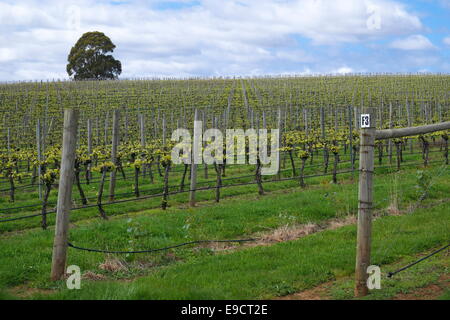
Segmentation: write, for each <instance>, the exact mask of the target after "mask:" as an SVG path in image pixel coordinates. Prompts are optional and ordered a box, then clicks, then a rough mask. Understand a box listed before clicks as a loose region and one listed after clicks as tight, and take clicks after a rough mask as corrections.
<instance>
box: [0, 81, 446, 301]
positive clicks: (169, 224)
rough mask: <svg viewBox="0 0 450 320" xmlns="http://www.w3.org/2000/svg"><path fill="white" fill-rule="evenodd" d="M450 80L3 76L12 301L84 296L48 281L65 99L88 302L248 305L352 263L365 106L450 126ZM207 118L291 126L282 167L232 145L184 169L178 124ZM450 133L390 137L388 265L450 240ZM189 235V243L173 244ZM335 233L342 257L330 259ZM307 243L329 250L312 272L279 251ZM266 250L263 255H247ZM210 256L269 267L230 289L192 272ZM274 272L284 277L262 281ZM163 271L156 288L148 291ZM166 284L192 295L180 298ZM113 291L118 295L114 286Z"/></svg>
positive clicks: (409, 121) (383, 144) (380, 199)
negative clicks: (176, 150) (20, 292)
mask: <svg viewBox="0 0 450 320" xmlns="http://www.w3.org/2000/svg"><path fill="white" fill-rule="evenodd" d="M449 88H450V76H448V75H370V76H362V75H351V76H342V77H338V76H321V77H278V78H271V77H267V78H246V79H240V78H239V79H222V78H218V79H186V80H173V79H166V80H148V79H142V80H121V81H85V82H66V81H54V82H23V83H11V84H0V112H1V114H0V115H1V118H0V136H1V140H0V149H1V154H0V239H1V240H0V243H1V244H2V245H1V246H2V248H0V264H1V265H0V296H1V295H2V294H5V295H7V294H10V292H11V288H16V287H17V286H21V285H26V284H30V286H31V287H33V288H38V289H39V290H50V291H52V292H51V293H52V294H54V293H56V294H57V296H58V294H59V296H58V297H60V298H61V297H62V298H76V297H75V293H73V292H70V291H67V290H64V289H63V283H62V282H61V283H57V284H55V283H52V282H49V281H48V275H49V264H50V262H51V241H52V239H53V233H54V232H53V231H51V230H52V229H53V226H54V225H55V218H56V214H55V213H56V205H57V197H58V183H59V178H60V177H59V175H60V170H61V152H62V138H63V136H62V134H63V120H64V110H65V109H66V108H75V109H77V110H79V113H80V117H79V123H78V135H77V142H76V157H75V164H74V167H73V170H74V188H73V194H72V208H71V216H70V221H71V224H73V229H72V230H71V232H70V236H69V239H70V241H71V242H70V246H71V247H72V248H71V251H70V254H69V262H70V264H76V265H79V266H80V267H81V268H82V270H86V272H85V273H84V276H85V279H86V280H87V281H88V282H89V284H87V285H88V286H90V288H91V289H92V290H91V293H89V294H88V293H83V294H82V297H84V298H124V297H133V298H136V297H138V298H139V297H141V298H143V297H145V298H167V297H171V298H191V299H192V298H198V297H202V298H242V299H245V298H261V297H274V296H285V295H287V294H290V293H294V292H297V291H300V290H304V289H307V288H310V287H312V286H315V285H318V284H320V283H323V282H325V281H327V280H330V279H333V278H335V277H337V276H338V275H348V274H350V273H351V272H352V268H353V267H354V266H353V265H352V264H351V263H350V264H349V261H350V262H352V261H354V258H353V260H352V258H348V257H349V256H352V255H354V242H352V241H353V240H352V239H354V235H353V236H352V234H354V229H351V228H353V227H354V223H352V222H351V219H352V217H354V215H355V213H356V212H357V210H358V203H357V188H356V180H357V176H358V163H359V151H360V150H359V148H360V141H359V139H360V138H359V137H360V125H361V124H360V115H361V113H362V110H363V108H374V109H375V110H376V113H375V115H376V117H375V118H376V119H374V120H373V121H375V122H376V128H377V129H395V128H403V127H414V126H419V125H425V124H433V123H441V122H445V121H449V120H450V96H449V93H450V91H449ZM195 115H197V120H201V121H202V125H203V128H202V129H203V131H206V130H207V129H210V128H219V129H222V130H225V129H231V128H236V129H240V128H242V129H244V130H247V129H251V128H254V129H263V128H264V129H280V148H279V150H271V152H274V151H279V152H280V169H279V171H278V173H277V174H276V175H273V176H264V175H262V174H261V167H262V164H261V162H260V161H259V158H257V159H258V161H256V164H238V165H235V164H233V165H231V164H228V163H227V161H229V159H226V157H225V153H224V155H223V157H222V155H220V157H221V158H222V160H223V161H222V162H221V163H219V162H218V163H214V164H213V165H206V164H201V165H198V166H192V165H190V164H175V163H173V161H172V158H171V150H172V147H173V145H174V142H173V141H171V135H172V132H173V131H174V130H175V129H177V128H187V129H189V130H190V131H191V132H192V131H193V128H194V120H195ZM449 133H450V132H449V131H448V130H444V131H437V132H433V133H430V134H423V135H418V136H410V137H407V138H395V139H390V140H377V142H376V145H375V152H376V154H375V159H376V162H375V175H376V185H375V193H376V196H377V199H376V202H375V204H374V208H375V209H376V210H377V211H378V214H379V215H380V216H381V217H383V218H382V219H380V221H379V222H378V221H377V223H378V224H379V225H380V227H378V229H376V230H378V231H376V232H378V233H376V238H377V239H378V242H376V243H375V248H374V252H375V253H374V257H375V260H376V261H375V262H377V263H379V264H392V263H394V262H396V261H398V260H399V258H400V257H403V256H404V255H405V254H411V255H412V254H415V253H419V252H423V251H425V250H430V249H432V248H434V247H437V246H439V245H445V244H446V243H448V240H449V230H450V226H449V225H448V222H449V221H450V219H449V210H448V194H449V192H450V184H449V181H450V179H449V177H450V175H449V171H448V147H449V146H448V135H449ZM209 143H211V142H208V141H205V142H204V143H203V148H207V146H208V144H209ZM251 150H252V145H251V139H250V138H249V139H248V140H246V147H245V152H244V156H245V157H246V159H248V158H250V157H252V156H255V155H254V154H252V152H251ZM216 156H218V155H216ZM256 157H257V156H256ZM193 180H194V181H193ZM193 199H194V200H193ZM427 206H428V208H429V209H428V210H427V209H424V207H425V208H426V207H427ZM421 210H422V212H421ZM404 211H406V212H407V213H416V212H418V213H417V214H414V215H403V214H402V213H404ZM427 214H429V216H430V218H429V217H427ZM385 215H386V216H387V215H393V216H395V217H396V218H397V219H396V220H392V219H389V218H390V217H386V218H384V216H385ZM433 217H434V218H433ZM384 219H386V220H384ZM333 223H335V224H339V223H340V224H342V225H343V228H332V227H330V225H332V224H333ZM308 226H309V227H308ZM419 226H422V227H423V228H422V229H420V228H419ZM71 228H72V227H71ZM308 228H309V229H308ZM376 228H377V226H376ZM427 228H429V229H427ZM328 229H331V230H328ZM403 230H409V231H406V232H403ZM319 231H320V232H319ZM280 232H281V235H280ZM296 232H297V233H296ZM408 232H409V233H412V234H414V236H410V237H408ZM316 233H317V234H316ZM309 234H311V235H310V236H309ZM306 235H308V237H306ZM339 235H340V236H339ZM277 237H278V238H279V239H278V238H277ZM396 237H398V238H396ZM275 238H277V239H275ZM300 238H301V239H300ZM230 239H232V241H230V242H229V243H226V244H224V243H221V242H226V241H229V240H230ZM255 239H256V240H255ZM247 240H248V243H247ZM292 240H295V241H292ZM252 241H253V242H255V241H256V243H254V244H250V243H251V242H252ZM291 241H292V242H291ZM300 241H303V242H300ZM214 242H215V243H214ZM233 242H234V243H233ZM279 242H281V244H278V243H279ZM180 243H181V244H186V245H187V246H183V247H181V248H174V249H173V248H172V247H173V246H175V247H176V246H177V245H178V244H180ZM304 243H308V245H309V247H308V248H307V247H306V246H303V245H301V244H304ZM326 243H333V244H332V245H331V246H332V247H333V248H334V249H333V250H336V252H340V255H341V260H338V261H336V258H335V257H333V258H331V257H330V256H327V254H326V251H327V250H326V249H325V248H326V247H327V244H326ZM396 243H397V246H396ZM192 244H197V245H199V246H198V247H193V246H192ZM258 244H260V245H258ZM297 244H298V245H299V246H300V247H301V249H300V252H299V253H296V254H295V257H296V258H297V259H300V258H301V257H304V256H309V255H312V254H313V253H312V252H314V250H313V248H314V247H317V250H319V251H320V250H322V251H323V253H320V254H318V256H317V257H316V256H314V257H315V258H313V259H312V260H311V261H313V262H308V265H307V266H304V268H305V269H302V270H301V271H298V270H294V269H292V267H291V268H288V269H287V270H284V269H283V268H281V267H277V266H275V265H273V263H274V262H273V261H272V262H271V261H269V260H270V259H269V258H268V257H270V256H273V257H275V256H276V255H277V254H280V255H282V256H283V257H279V259H280V263H281V261H283V263H288V264H289V263H291V262H292V261H290V259H293V258H292V257H291V258H287V256H286V255H289V253H288V251H287V250H288V248H289V246H290V245H291V246H294V245H297ZM189 245H191V246H189ZM268 245H269V246H268ZM31 248H34V249H33V250H32V249H31ZM36 248H38V249H36ZM154 248H167V250H161V251H160V252H157V253H156V252H152V250H153V249H154ZM264 248H266V249H267V250H266V251H264ZM275 248H278V251H277V250H276V249H275ZM77 249H78V250H77ZM146 250H147V251H148V252H145V251H146ZM252 250H253V251H252ZM333 250H332V251H333ZM92 251H94V252H92ZM95 251H97V253H95ZM135 251H142V252H144V254H143V255H140V256H136V255H134V254H132V253H131V252H135ZM229 251H230V252H231V253H229V254H226V255H225V254H223V253H224V252H229ZM322 251H320V252H322ZM277 252H278V253H277ZM316 254H317V253H316ZM49 255H50V256H49ZM252 255H255V259H254V262H255V264H252V263H251V262H247V261H251V260H253V259H252V258H251V257H252ZM345 257H347V258H348V259H347V258H345ZM344 258H345V259H344ZM215 259H216V260H215ZM233 259H235V260H233ZM267 259H269V260H267ZM283 259H284V260H283ZM314 259H317V260H314ZM33 261H37V262H36V265H33ZM196 261H201V264H202V265H204V266H206V267H205V268H207V269H205V270H210V271H211V270H212V269H214V270H216V269H217V266H218V265H221V267H220V268H222V269H220V268H219V269H220V270H221V272H222V273H224V274H229V273H230V272H231V273H232V272H234V271H233V270H240V272H242V273H245V272H244V271H243V269H242V268H243V265H245V264H251V266H248V267H249V268H251V269H252V270H255V268H256V269H257V268H258V266H261V270H258V269H257V270H256V271H255V274H254V275H252V276H250V275H249V276H247V278H245V280H246V281H247V284H248V285H249V288H245V289H243V290H242V291H240V290H239V289H238V287H237V284H229V285H228V286H229V288H228V289H227V290H225V291H221V290H219V289H218V288H219V287H220V286H221V285H220V283H221V282H220V276H218V275H217V274H216V273H214V272H217V271H214V272H213V271H211V275H205V277H206V278H208V281H209V282H208V285H207V284H206V282H205V281H206V280H205V279H200V280H198V279H197V278H196V277H194V276H193V274H194V273H195V272H198V274H202V273H204V272H206V271H205V270H202V269H201V267H200V266H199V265H198V264H196ZM237 261H239V263H238V262H237ZM243 261H246V262H243ZM314 261H316V262H314ZM317 261H322V262H323V264H322V263H318V262H317ZM257 262H258V264H257ZM314 263H316V264H314ZM236 264H239V265H240V266H239V267H237V266H236ZM269 265H270V267H269ZM30 268H31V269H30ZM190 268H192V269H190ZM223 268H225V269H223ZM273 268H275V269H276V270H279V271H278V273H276V272H275V273H276V274H275V275H274V279H266V280H265V281H262V284H259V283H258V284H255V281H256V279H257V276H258V274H259V275H261V274H264V272H267V270H272V269H273ZM424 268H425V267H424ZM264 270H266V271H264ZM158 272H159V273H158ZM165 272H167V274H168V276H167V277H168V278H169V279H167V277H166V276H164V273H165ZM183 275H184V276H186V277H187V278H188V280H187V282H186V283H182V282H181V281H180V278H179V277H182V276H183ZM213 275H215V276H217V277H218V278H217V279H219V280H217V279H212V278H213ZM302 275H303V278H302ZM149 276H150V277H151V279H152V280H151V281H152V282H154V283H155V284H154V285H153V287H152V292H151V293H149V292H146V291H145V290H144V288H143V286H144V285H143V283H144V282H145V281H147V282H148V281H150V280H148V279H150V278H148V277H149ZM135 277H144V278H142V279H141V282H140V284H138V285H137V287H136V288H135V290H136V292H124V290H125V289H124V288H123V287H121V284H120V283H116V282H114V280H123V279H132V278H135ZM146 277H147V278H146ZM296 277H297V278H296ZM299 277H300V278H302V279H303V280H301V281H300V282H298V281H299V280H298V278H299ZM209 278H211V279H209ZM146 279H147V280H146ZM289 279H291V280H289ZM102 280H104V281H102ZM197 280H198V281H199V285H198V286H196V285H195V283H196V281H197ZM222 281H223V280H222ZM244 282H245V281H244ZM275 282H277V283H278V284H277V285H275V284H274V283H275ZM99 283H101V284H99ZM210 283H212V284H210ZM222 283H223V282H222ZM279 283H281V287H280V286H279ZM252 284H254V285H255V289H252ZM146 285H148V283H147V284H146ZM166 285H168V286H170V285H173V287H174V288H178V289H172V291H170V290H169V291H168V292H166V291H164V289H163V287H164V286H166ZM202 285H204V286H203V287H202ZM188 286H191V287H189V288H190V289H187V288H188ZM113 289H114V290H116V289H117V292H119V293H117V295H115V294H111V293H109V294H110V296H108V294H107V292H110V291H111V290H113ZM2 290H5V293H3V292H2ZM108 290H109V291H108ZM177 290H179V291H177ZM7 292H9V293H7ZM13 294H15V292H13ZM39 294H42V295H44V296H45V295H46V294H47V293H42V292H38V296H39ZM346 294H347V293H346ZM41 298H42V296H41Z"/></svg>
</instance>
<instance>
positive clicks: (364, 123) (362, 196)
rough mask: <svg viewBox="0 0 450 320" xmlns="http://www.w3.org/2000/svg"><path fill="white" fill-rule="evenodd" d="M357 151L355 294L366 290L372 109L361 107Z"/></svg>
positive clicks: (370, 220)
mask: <svg viewBox="0 0 450 320" xmlns="http://www.w3.org/2000/svg"><path fill="white" fill-rule="evenodd" d="M360 123H361V125H360V126H361V134H360V149H359V150H360V151H359V197H358V224H357V225H358V234H357V247H356V268H355V277H356V279H355V280H356V286H355V296H356V297H361V296H365V295H367V293H368V288H367V268H368V267H369V266H370V246H371V233H372V191H373V190H372V186H373V180H372V179H373V170H374V147H375V131H376V130H375V112H374V109H372V108H365V109H363V110H362V112H361V119H360Z"/></svg>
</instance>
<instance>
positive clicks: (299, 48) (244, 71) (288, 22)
mask: <svg viewBox="0 0 450 320" xmlns="http://www.w3.org/2000/svg"><path fill="white" fill-rule="evenodd" d="M88 31H101V32H104V33H105V34H106V35H107V36H108V37H110V38H111V40H112V41H113V43H114V44H115V45H116V46H117V47H116V49H115V50H114V52H113V56H114V57H115V58H116V59H118V60H120V61H121V63H122V75H121V77H120V78H154V77H158V78H161V77H163V78H164V77H177V78H186V77H220V76H264V75H287V74H289V75H313V74H345V73H380V72H389V73H410V72H411V73H416V72H433V73H437V72H441V73H450V53H449V52H450V0H410V1H403V0H272V1H269V0H248V1H246V0H198V1H191V0H178V1H176V0H169V1H159V0H149V1H140V0H136V1H132V0H96V1H94V0H77V1H71V0H70V1H64V0H59V1H56V0H16V1H12V0H11V1H10V0H0V81H19V80H47V79H50V80H51V79H68V75H67V73H66V64H67V56H68V54H69V51H70V48H71V47H72V46H73V45H74V44H75V42H76V41H77V40H78V39H79V38H80V37H81V35H82V34H83V33H85V32H88Z"/></svg>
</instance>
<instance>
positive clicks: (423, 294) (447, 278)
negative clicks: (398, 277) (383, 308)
mask: <svg viewBox="0 0 450 320" xmlns="http://www.w3.org/2000/svg"><path fill="white" fill-rule="evenodd" d="M448 288H450V274H443V275H441V276H440V277H439V280H438V281H437V283H433V284H430V285H428V286H426V287H423V288H419V289H416V290H414V291H412V292H408V293H401V294H398V295H396V296H395V297H394V299H393V300H435V299H437V298H439V296H441V295H442V294H443V293H444V291H445V290H446V289H448Z"/></svg>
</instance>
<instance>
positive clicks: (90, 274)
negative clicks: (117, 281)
mask: <svg viewBox="0 0 450 320" xmlns="http://www.w3.org/2000/svg"><path fill="white" fill-rule="evenodd" d="M81 278H82V279H86V280H93V281H101V280H106V276H104V275H102V274H98V273H94V272H92V271H87V272H85V273H83V275H82V277H81Z"/></svg>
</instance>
